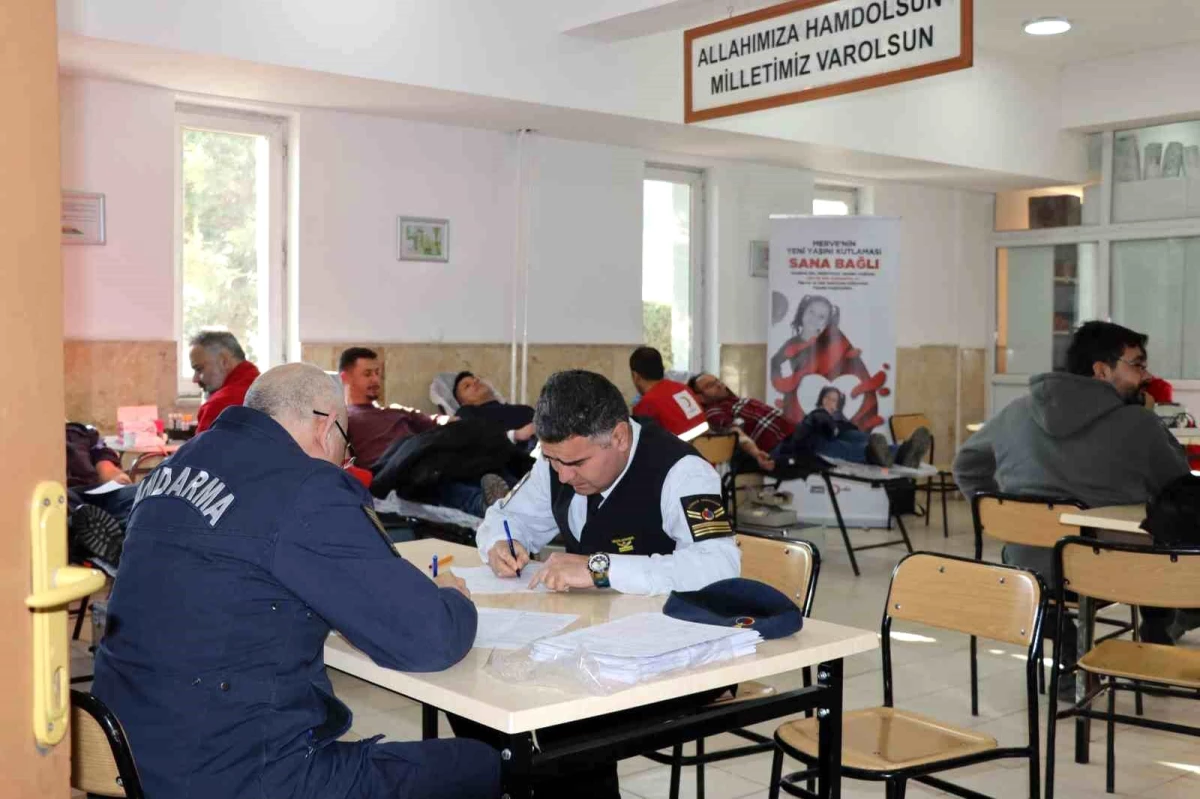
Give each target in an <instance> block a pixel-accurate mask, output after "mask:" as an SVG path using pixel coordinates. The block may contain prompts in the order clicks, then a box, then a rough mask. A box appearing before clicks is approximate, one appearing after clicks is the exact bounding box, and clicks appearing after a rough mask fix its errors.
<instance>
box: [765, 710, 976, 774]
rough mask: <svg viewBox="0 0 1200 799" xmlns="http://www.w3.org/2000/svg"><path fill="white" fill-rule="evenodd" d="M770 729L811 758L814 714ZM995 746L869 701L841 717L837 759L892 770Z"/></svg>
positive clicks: (860, 766) (814, 746)
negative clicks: (840, 741)
mask: <svg viewBox="0 0 1200 799" xmlns="http://www.w3.org/2000/svg"><path fill="white" fill-rule="evenodd" d="M775 735H776V738H777V739H779V741H780V742H781V743H783V744H785V745H786V746H788V747H791V748H793V749H795V750H797V751H798V752H802V753H804V754H805V755H807V756H808V757H810V758H816V756H817V752H818V735H817V719H815V718H812V719H802V720H799V721H793V722H790V723H788V724H785V725H783V726H782V727H780V728H779V730H778V732H776V733H775ZM995 748H996V739H995V738H992V737H990V736H987V735H982V734H980V733H979V732H977V731H975V730H971V729H967V728H964V727H957V726H954V725H952V724H947V723H945V722H941V721H938V720H937V719H932V718H929V717H927V716H922V715H920V714H918V713H912V712H910V711H907V710H898V709H896V708H890V707H873V708H867V709H865V710H854V711H850V712H848V713H845V714H844V715H843V717H842V765H843V766H845V767H846V768H849V769H857V770H860V771H869V772H892V771H898V770H901V769H908V768H913V767H915V766H924V765H928V764H930V763H938V762H941V761H944V760H952V759H956V758H960V757H968V756H970V755H975V754H979V753H981V752H987V751H990V750H992V749H995Z"/></svg>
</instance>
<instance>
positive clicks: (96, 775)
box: [71, 691, 143, 799]
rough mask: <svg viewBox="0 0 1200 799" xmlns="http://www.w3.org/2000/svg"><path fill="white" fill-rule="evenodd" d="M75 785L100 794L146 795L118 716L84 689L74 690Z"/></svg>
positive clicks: (130, 798)
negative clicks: (143, 792) (84, 691)
mask: <svg viewBox="0 0 1200 799" xmlns="http://www.w3.org/2000/svg"><path fill="white" fill-rule="evenodd" d="M71 787H72V788H74V789H76V790H78V791H83V792H85V793H88V794H93V795H96V796H119V797H127V799H142V796H143V795H142V787H141V782H140V780H139V779H138V776H137V769H136V768H135V767H134V765H133V755H132V753H131V752H130V750H129V741H128V739H127V738H126V737H125V732H124V730H122V729H121V725H120V723H118V722H117V719H116V716H114V715H113V714H112V712H111V711H110V710H109V709H108V708H107V707H106V706H105V705H104V704H103V703H102V702H100V700H98V699H96V697H94V696H92V695H91V694H87V693H83V692H82V691H71Z"/></svg>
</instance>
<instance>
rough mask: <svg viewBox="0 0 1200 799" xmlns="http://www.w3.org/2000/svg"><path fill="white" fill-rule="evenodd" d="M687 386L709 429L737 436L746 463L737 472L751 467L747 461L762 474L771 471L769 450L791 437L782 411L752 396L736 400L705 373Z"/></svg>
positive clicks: (721, 384)
mask: <svg viewBox="0 0 1200 799" xmlns="http://www.w3.org/2000/svg"><path fill="white" fill-rule="evenodd" d="M687 387H688V388H689V389H690V390H691V391H692V393H693V394H695V395H696V398H697V399H698V400H699V401H700V405H701V406H703V408H704V418H705V419H706V420H707V421H708V426H709V429H711V430H713V431H715V432H721V433H726V432H730V431H734V432H737V433H738V445H739V446H740V447H741V451H742V452H744V453H745V454H746V456H747V461H746V462H744V463H741V464H739V466H738V471H739V472H741V471H746V470H747V469H749V468H751V463H750V461H749V460H748V459H751V458H752V459H753V462H754V464H756V465H757V466H758V467H759V468H762V469H765V470H766V471H771V469H773V468H774V466H775V464H774V462H773V461H772V460H771V454H770V453H771V451H772V450H774V449H775V448H776V447H778V446H779V445H780V444H781V443H783V442H784V441H786V440H788V439H789V438H791V435H792V433H793V432H794V431H795V429H796V425H795V424H794V423H793V422H791V421H790V420H788V419H787V418H786V417H784V415H783V412H782V411H780V410H778V409H776V408H772V407H771V406H770V405H768V404H767V403H765V402H762V401H761V400H756V399H754V398H753V397H739V396H738V395H736V394H734V393H733V392H732V391H730V390H729V386H727V385H725V384H724V383H723V382H721V380H720V379H719V378H717V376H716V375H711V374H709V373H708V372H701V373H700V374H698V375H693V376H692V377H691V378H690V379H689V380H688V382H687Z"/></svg>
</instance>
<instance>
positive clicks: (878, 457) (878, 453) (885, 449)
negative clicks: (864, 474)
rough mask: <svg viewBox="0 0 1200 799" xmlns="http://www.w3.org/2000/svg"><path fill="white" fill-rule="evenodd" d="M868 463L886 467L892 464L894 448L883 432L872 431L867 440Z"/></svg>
mask: <svg viewBox="0 0 1200 799" xmlns="http://www.w3.org/2000/svg"><path fill="white" fill-rule="evenodd" d="M867 463H869V464H871V465H872V466H882V467H884V468H885V469H886V468H887V467H888V466H891V465H892V448H891V447H890V446H888V440H887V437H885V436H884V435H883V434H882V433H872V434H871V437H870V439H868V440H867Z"/></svg>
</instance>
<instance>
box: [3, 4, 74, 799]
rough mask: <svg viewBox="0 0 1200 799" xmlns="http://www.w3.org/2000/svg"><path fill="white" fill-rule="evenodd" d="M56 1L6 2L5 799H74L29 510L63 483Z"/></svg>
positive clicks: (67, 742)
mask: <svg viewBox="0 0 1200 799" xmlns="http://www.w3.org/2000/svg"><path fill="white" fill-rule="evenodd" d="M57 37H58V31H57V26H56V24H55V3H54V0H0V109H3V111H0V342H3V348H4V355H3V366H2V367H0V373H2V375H3V376H2V377H0V634H2V635H3V638H2V639H0V640H2V641H3V647H2V649H3V651H2V653H0V774H2V775H3V777H2V778H0V779H2V780H3V785H4V787H2V788H0V794H3V795H4V796H16V797H51V799H59V797H67V796H69V795H70V788H69V787H68V782H69V778H70V751H69V749H70V743H69V739H68V740H67V741H64V742H63V743H62V744H60V745H58V746H57V747H55V748H53V749H52V750H50V751H48V752H39V751H38V749H37V747H36V746H35V744H34V738H33V699H32V693H33V688H32V686H33V675H32V671H33V665H32V652H31V650H32V644H31V637H32V623H31V620H30V615H31V614H30V612H29V611H28V610H26V608H25V605H24V600H25V597H26V596H27V595H28V594H29V592H30V540H29V539H30V534H29V518H30V507H29V506H30V501H31V498H32V496H33V491H34V487H35V486H36V485H37V483H38V482H39V481H42V480H58V481H62V480H63V470H64V468H65V467H64V463H65V462H64V456H63V452H64V442H63V414H64V409H63V351H62V346H63V345H62V331H63V324H62V266H61V257H60V245H59V240H60V236H61V233H60V225H59V203H60V189H61V187H60V185H59V127H58V52H57Z"/></svg>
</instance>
